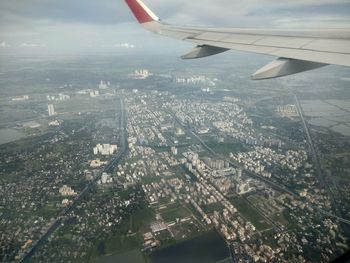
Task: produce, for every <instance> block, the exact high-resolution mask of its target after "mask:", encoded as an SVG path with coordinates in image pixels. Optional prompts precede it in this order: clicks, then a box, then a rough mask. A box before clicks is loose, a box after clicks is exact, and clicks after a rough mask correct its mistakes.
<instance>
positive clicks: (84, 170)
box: [0, 54, 350, 263]
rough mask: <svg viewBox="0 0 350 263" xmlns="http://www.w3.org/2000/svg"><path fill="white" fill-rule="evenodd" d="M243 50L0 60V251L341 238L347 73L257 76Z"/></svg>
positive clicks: (27, 254) (106, 251) (86, 258)
mask: <svg viewBox="0 0 350 263" xmlns="http://www.w3.org/2000/svg"><path fill="white" fill-rule="evenodd" d="M3 56H4V55H3ZM239 56H240V55H235V54H234V55H232V56H231V57H230V56H228V57H219V58H216V59H214V60H213V61H212V62H211V63H212V64H211V65H209V64H208V65H206V66H204V65H203V64H201V63H199V62H193V63H192V64H190V65H188V66H186V67H183V64H181V65H178V64H177V63H182V62H176V63H175V64H174V65H169V64H168V62H167V58H164V59H161V60H160V61H157V62H154V63H153V64H152V67H151V66H149V67H147V68H146V67H144V68H142V67H139V66H138V64H137V63H134V62H133V60H132V58H130V57H129V56H117V57H108V58H105V57H97V58H96V57H93V58H74V59H68V60H62V61H59V62H57V61H55V62H52V61H50V58H48V59H37V60H29V59H23V60H21V59H17V60H13V61H11V62H8V63H4V62H1V72H0V73H1V75H0V86H1V98H0V110H1V112H2V113H1V117H0V143H1V147H0V152H1V155H0V195H1V199H0V232H1V235H0V261H1V262H136V263H150V262H153V263H159V262H221V263H223V262H227V263H228V262H237V263H239V262H305V263H306V262H330V261H331V260H333V259H335V258H337V257H339V256H340V255H342V254H344V253H345V252H347V251H348V250H349V245H350V240H349V238H350V192H349V188H350V167H349V161H350V152H349V149H350V119H349V116H350V115H349V110H350V90H349V78H347V77H346V76H347V75H348V72H347V71H346V70H345V69H342V68H338V67H334V68H330V69H328V70H329V71H330V72H328V71H326V70H324V69H321V70H320V71H321V73H323V77H322V78H321V80H319V81H317V79H318V78H317V77H318V74H320V73H319V72H312V73H305V74H308V75H307V76H306V75H301V76H293V77H290V79H292V81H290V79H281V80H278V81H275V80H268V81H265V82H262V83H260V82H259V83H257V82H254V81H251V80H248V79H242V78H241V77H240V75H241V73H242V72H243V71H244V72H245V71H247V72H249V71H250V67H252V66H253V64H254V63H253V62H252V65H250V64H249V65H248V66H246V67H243V66H240V65H238V64H236V65H235V66H234V67H233V66H231V65H230V63H231V61H234V60H236V59H237V57H238V58H239ZM252 58H254V55H252ZM252 61H253V60H252ZM258 62H259V60H257V61H256V63H258ZM28 65H30V67H28ZM322 70H324V71H322ZM327 72H328V73H327ZM320 75H322V74H320ZM14 76H16V77H15V78H14ZM316 76H317V77H316ZM327 79H329V80H327Z"/></svg>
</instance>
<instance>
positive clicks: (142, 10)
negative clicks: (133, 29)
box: [125, 0, 159, 24]
mask: <svg viewBox="0 0 350 263" xmlns="http://www.w3.org/2000/svg"><path fill="white" fill-rule="evenodd" d="M125 2H126V4H127V5H128V6H129V8H130V10H131V12H132V13H133V14H134V16H135V17H136V19H137V21H138V22H139V23H140V24H144V23H148V22H153V21H159V18H158V17H157V16H156V15H155V14H154V13H153V12H152V11H151V9H149V8H148V7H147V6H146V5H145V4H144V3H143V2H142V1H141V0H125Z"/></svg>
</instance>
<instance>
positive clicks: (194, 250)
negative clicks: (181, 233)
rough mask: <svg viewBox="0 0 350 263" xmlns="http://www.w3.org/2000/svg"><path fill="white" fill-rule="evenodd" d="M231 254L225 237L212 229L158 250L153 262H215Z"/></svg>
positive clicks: (153, 254)
mask: <svg viewBox="0 0 350 263" xmlns="http://www.w3.org/2000/svg"><path fill="white" fill-rule="evenodd" d="M229 256H230V253H229V249H228V247H227V245H226V242H225V241H224V239H223V238H222V237H221V236H220V235H219V234H218V233H217V232H216V231H215V230H211V231H210V232H207V233H205V234H203V235H200V236H198V237H195V238H193V239H190V240H186V241H183V242H180V243H177V244H175V245H172V246H169V247H166V248H164V249H161V250H157V251H155V252H153V253H152V254H151V260H152V263H164V262H167V263H197V262H198V263H214V262H218V261H221V260H224V259H226V258H228V257H229Z"/></svg>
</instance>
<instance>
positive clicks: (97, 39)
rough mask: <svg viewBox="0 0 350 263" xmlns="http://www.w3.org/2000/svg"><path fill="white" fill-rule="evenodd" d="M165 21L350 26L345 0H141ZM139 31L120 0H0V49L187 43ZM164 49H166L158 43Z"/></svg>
mask: <svg viewBox="0 0 350 263" xmlns="http://www.w3.org/2000/svg"><path fill="white" fill-rule="evenodd" d="M144 2H145V3H146V4H147V5H148V6H149V7H150V8H151V9H152V10H153V11H154V12H155V13H156V14H157V15H158V16H160V17H161V18H162V19H163V20H165V21H167V22H169V23H177V24H189V25H206V26H216V27H225V26H228V27H279V28H301V27H302V28H305V27H313V28H315V27H318V28H346V27H347V28H350V15H349V14H350V1H349V0H337V1H334V0H284V1H276V0H250V1H238V0H237V1H232V0H215V1H214V0H201V1H188V0H176V1H175V0H145V1H144ZM187 45H191V44H186V43H185V44H184V43H182V42H180V41H175V40H167V39H162V38H160V37H158V36H154V35H152V34H151V33H149V32H145V31H143V30H142V29H141V28H140V27H138V25H137V24H136V22H135V20H134V18H133V16H132V14H131V13H130V11H129V10H128V8H127V6H126V4H125V3H124V0H103V1H95V0H74V1H70V0H61V1H54V0H26V1H21V0H2V1H1V2H0V51H1V50H4V49H6V50H24V51H28V50H29V51H30V52H31V51H32V50H34V49H35V50H36V51H40V52H41V51H42V52H45V51H51V52H56V51H57V52H66V51H68V52H80V51H101V52H103V51H112V50H119V51H124V50H125V51H126V50H132V49H138V50H143V49H146V50H149V49H152V48H161V47H164V48H167V49H174V48H178V47H180V46H187ZM164 51H166V49H164Z"/></svg>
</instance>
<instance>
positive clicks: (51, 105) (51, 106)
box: [47, 104, 56, 116]
mask: <svg viewBox="0 0 350 263" xmlns="http://www.w3.org/2000/svg"><path fill="white" fill-rule="evenodd" d="M47 110H48V112H49V116H54V115H56V112H55V108H54V106H53V104H49V105H48V106H47Z"/></svg>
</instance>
